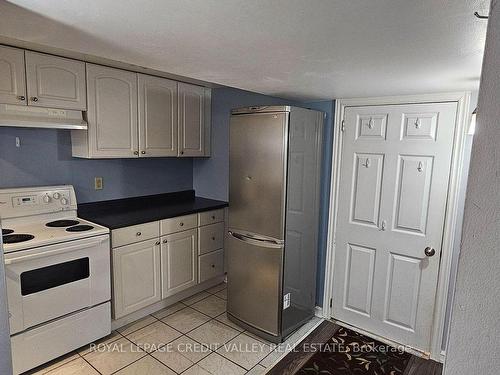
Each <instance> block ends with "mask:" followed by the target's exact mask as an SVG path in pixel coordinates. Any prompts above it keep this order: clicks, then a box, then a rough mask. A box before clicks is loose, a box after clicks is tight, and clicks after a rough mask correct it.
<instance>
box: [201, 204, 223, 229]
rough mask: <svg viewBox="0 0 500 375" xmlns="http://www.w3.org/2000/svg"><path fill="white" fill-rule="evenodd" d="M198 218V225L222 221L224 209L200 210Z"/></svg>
mask: <svg viewBox="0 0 500 375" xmlns="http://www.w3.org/2000/svg"><path fill="white" fill-rule="evenodd" d="M198 218H199V223H200V224H199V225H200V226H202V225H207V224H213V223H218V222H220V221H224V209H223V208H221V209H220V210H213V211H206V212H200V213H199V214H198Z"/></svg>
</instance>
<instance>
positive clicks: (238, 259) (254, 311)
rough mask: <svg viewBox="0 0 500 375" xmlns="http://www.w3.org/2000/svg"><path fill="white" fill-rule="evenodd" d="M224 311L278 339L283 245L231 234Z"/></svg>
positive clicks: (229, 236) (229, 237)
mask: <svg viewBox="0 0 500 375" xmlns="http://www.w3.org/2000/svg"><path fill="white" fill-rule="evenodd" d="M226 240H227V242H226V249H227V262H228V283H227V285H228V299H227V301H228V305H227V311H228V313H229V314H231V315H233V316H234V317H235V318H237V319H239V320H241V321H243V322H244V323H246V324H248V325H250V326H252V327H254V328H257V329H259V330H261V331H264V332H266V333H268V334H271V335H274V336H278V335H280V333H281V332H280V326H281V314H280V311H281V295H282V292H281V280H282V269H283V244H279V243H276V242H273V241H272V240H264V239H263V240H257V239H254V238H251V237H250V236H247V235H245V234H243V233H238V232H233V231H230V232H229V233H228V235H227V239H226Z"/></svg>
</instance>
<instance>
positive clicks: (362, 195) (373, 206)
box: [351, 154, 384, 226]
mask: <svg viewBox="0 0 500 375" xmlns="http://www.w3.org/2000/svg"><path fill="white" fill-rule="evenodd" d="M354 156H355V163H356V164H355V165H356V166H355V171H354V187H353V193H352V198H351V201H352V209H351V212H352V213H351V220H352V221H353V222H357V223H359V224H364V225H375V226H378V218H379V214H380V194H381V191H382V171H383V168H384V155H382V154H378V155H377V154H355V155H354Z"/></svg>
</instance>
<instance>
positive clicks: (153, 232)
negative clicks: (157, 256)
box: [111, 221, 160, 248]
mask: <svg viewBox="0 0 500 375" xmlns="http://www.w3.org/2000/svg"><path fill="white" fill-rule="evenodd" d="M159 236H160V225H159V223H158V221H153V222H151V223H145V224H138V225H133V226H130V227H125V228H120V229H115V230H113V231H111V244H112V247H113V248H115V247H119V246H123V245H128V244H131V243H135V242H139V241H143V240H148V239H150V238H155V237H159Z"/></svg>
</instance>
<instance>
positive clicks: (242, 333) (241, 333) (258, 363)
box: [215, 332, 274, 372]
mask: <svg viewBox="0 0 500 375" xmlns="http://www.w3.org/2000/svg"><path fill="white" fill-rule="evenodd" d="M241 335H245V332H240V334H239V335H236V336H235V337H233V338H232V339H231V340H229V341H228V342H227V343H229V342H231V341H233V340H234V339H235V338H237V337H239V336H241ZM245 336H247V337H250V338H251V339H254V340H257V341H259V342H260V343H262V344H265V343H263V342H262V341H260V340H258V339H256V338H254V337H252V336H248V335H245ZM227 343H226V344H227ZM224 345H225V344H224ZM265 345H267V346H269V347H270V345H269V344H265ZM219 349H220V348H217V350H216V351H215V352H216V353H217V354H219V355H220V356H222V357H224V358H226V359H227V360H229V361H231V362H233V363H234V361H232V360H231V359H229V358H227V357H226V356H224V355H223V354H220V353H218V351H219ZM272 352H274V350H272V351H270V352H269V353H267V354H266V355H265V356H264V357H263V358H262V359H261V360H259V362H257V364H255V365H254V366H253V367H255V366H257V365H260V363H261V362H262V361H263V360H264V359H266V358H267V357H268V356H269V355H271V353H272ZM239 366H240V367H243V366H242V365H239ZM261 366H262V367H266V366H263V365H261ZM253 367H252V368H253ZM243 369H244V370H245V371H247V372H248V371H250V370H251V369H250V370H247V369H246V368H244V367H243Z"/></svg>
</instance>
